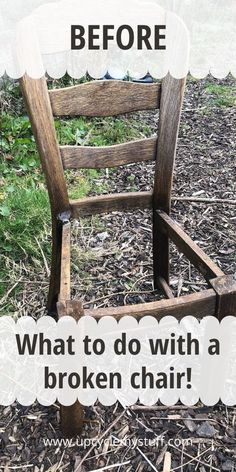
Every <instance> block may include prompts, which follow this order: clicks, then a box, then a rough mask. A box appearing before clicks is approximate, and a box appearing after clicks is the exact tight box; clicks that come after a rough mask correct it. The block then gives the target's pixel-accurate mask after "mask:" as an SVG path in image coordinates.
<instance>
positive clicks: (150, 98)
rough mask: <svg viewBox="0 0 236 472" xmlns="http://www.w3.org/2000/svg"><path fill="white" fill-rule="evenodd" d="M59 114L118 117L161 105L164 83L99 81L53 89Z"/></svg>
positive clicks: (51, 98)
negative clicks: (161, 87) (161, 88)
mask: <svg viewBox="0 0 236 472" xmlns="http://www.w3.org/2000/svg"><path fill="white" fill-rule="evenodd" d="M49 96H50V100H51V105H52V111H53V114H54V115H55V116H77V115H83V116H116V115H120V114H121V113H128V112H133V111H138V110H152V109H155V108H159V102H160V85H159V84H139V83H133V82H124V81H119V80H96V81H92V82H88V83H85V84H81V85H75V86H73V87H67V88H64V89H54V90H50V91H49Z"/></svg>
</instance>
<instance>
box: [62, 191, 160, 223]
mask: <svg viewBox="0 0 236 472" xmlns="http://www.w3.org/2000/svg"><path fill="white" fill-rule="evenodd" d="M152 198H153V195H152V192H128V193H114V194H109V195H99V196H97V197H88V198H83V199H81V200H71V201H70V204H71V214H72V217H74V218H79V217H80V216H86V215H87V216H88V215H97V214H100V213H111V212H112V211H127V210H135V209H136V208H138V209H140V210H142V209H145V208H152Z"/></svg>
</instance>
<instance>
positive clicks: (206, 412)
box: [0, 77, 236, 472]
mask: <svg viewBox="0 0 236 472" xmlns="http://www.w3.org/2000/svg"><path fill="white" fill-rule="evenodd" d="M206 81H207V82H214V83H219V84H222V83H224V84H235V80H233V79H232V78H228V79H226V80H224V81H221V82H220V81H216V80H214V79H213V78H210V77H208V78H207V79H206V80H205V81H192V80H191V81H189V82H188V87H187V93H186V97H185V102H184V111H183V115H182V120H181V129H180V137H179V142H178V152H177V158H176V167H175V177H174V186H173V201H172V216H173V217H174V218H175V219H176V220H177V222H179V223H181V224H182V226H183V227H184V229H185V230H186V231H187V232H188V234H189V235H190V236H191V237H192V238H193V239H194V240H195V241H196V242H197V243H198V244H199V245H200V247H202V248H203V249H204V250H205V251H206V253H207V254H208V255H209V256H211V257H212V258H213V259H214V260H215V261H216V262H217V263H218V264H219V266H220V267H221V268H222V270H224V271H225V273H226V274H235V273H236V258H235V243H236V231H235V224H236V213H235V205H234V204H232V201H233V200H234V201H235V182H236V169H235V133H236V113H235V107H234V108H233V107H232V108H224V107H220V108H219V107H217V106H215V105H214V104H213V105H212V106H209V101H211V100H213V99H214V97H213V96H212V97H210V96H209V93H207V92H206ZM135 116H136V117H137V119H142V120H145V121H146V122H147V123H148V124H149V125H150V127H151V129H152V131H153V133H154V132H155V129H156V127H157V125H158V115H157V114H155V113H140V114H136V115H135ZM153 176H154V166H153V164H152V163H150V164H147V163H145V164H139V165H135V166H132V165H130V166H127V167H126V168H121V169H119V171H117V172H114V171H113V170H112V171H111V170H110V171H109V172H108V173H107V174H106V175H104V176H102V177H101V178H100V181H101V184H104V185H103V186H104V187H108V186H109V190H110V191H112V192H120V191H129V190H130V191H131V190H149V189H151V188H152V183H153ZM183 197H188V198H189V200H191V201H185V200H184V201H182V200H181V198H183ZM198 199H202V200H204V201H200V202H199V201H198ZM212 199H214V200H216V201H215V202H213V203H212V201H211V200H212ZM192 200H196V201H192ZM220 200H224V201H225V203H222V202H221V201H220ZM73 233H74V235H73V265H72V269H73V279H72V283H73V284H72V286H73V297H78V295H79V296H82V298H83V301H84V303H85V304H86V307H106V306H115V305H117V304H133V303H140V302H144V301H151V300H156V299H159V298H160V293H158V292H154V291H153V286H152V231H151V215H150V212H148V211H138V212H134V213H126V214H125V215H124V214H123V215H121V214H119V213H116V214H112V215H104V216H102V217H99V221H98V220H97V219H96V220H93V219H84V220H83V221H82V222H75V223H74V231H73ZM45 279H46V269H45V271H44V272H43V273H42V278H41V279H38V280H37V282H38V285H37V290H35V286H31V285H30V284H28V285H27V284H26V286H25V290H24V293H23V295H22V303H20V302H19V313H20V315H27V314H28V315H31V316H33V317H34V318H38V317H39V316H41V315H43V314H45V310H44V306H45V299H46V292H47V282H45ZM204 285H205V282H204V280H203V279H202V277H201V276H199V274H198V273H197V272H196V271H195V269H194V268H193V267H192V266H191V265H190V264H189V263H188V261H187V260H186V259H185V258H184V257H183V256H182V255H180V254H178V253H177V251H176V250H175V248H174V247H171V286H172V289H173V291H174V293H175V295H181V294H186V293H193V292H196V291H199V290H201V289H202V287H204ZM235 418H236V408H234V407H230V408H227V407H226V406H224V405H223V404H221V403H219V404H218V405H216V406H214V407H206V406H204V405H202V404H201V403H199V404H198V405H197V406H196V407H193V408H185V407H183V406H182V405H178V406H175V407H172V408H167V407H163V406H162V405H160V404H158V405H156V406H155V407H153V408H145V407H142V406H138V405H137V406H136V407H131V408H127V409H126V410H124V409H123V407H122V406H121V405H119V404H116V405H114V406H113V407H103V406H102V405H100V404H96V405H95V406H94V407H93V408H91V409H90V410H88V411H86V422H85V427H84V431H83V434H82V436H81V438H78V444H76V443H68V444H64V445H63V444H57V445H49V444H48V445H46V444H45V442H44V441H45V440H51V439H60V438H61V437H62V436H61V433H60V429H59V407H58V405H54V406H52V407H50V408H45V407H43V406H41V405H39V404H38V403H35V404H34V405H33V406H30V407H23V406H21V405H19V404H17V403H15V404H13V405H12V406H9V407H1V408H0V439H1V440H0V466H1V467H0V470H3V471H4V472H9V471H11V470H19V471H24V470H26V471H29V472H55V471H68V472H70V471H71V472H92V471H95V470H97V469H101V470H115V471H127V472H142V471H144V472H148V471H152V470H154V471H158V472H162V471H163V467H164V466H163V463H164V458H165V454H166V452H170V453H171V467H172V469H171V470H173V471H174V470H178V471H180V472H181V471H183V472H193V471H198V472H209V471H220V472H221V471H233V470H236V439H235V432H236V431H235ZM96 437H100V438H103V439H106V440H107V441H106V442H103V443H102V444H101V445H100V446H98V445H97V444H94V447H91V445H90V446H88V447H87V448H84V447H83V445H81V444H80V440H82V439H86V438H90V439H91V438H96ZM145 438H146V439H147V440H149V442H147V443H145V441H144V440H145ZM158 438H159V440H158ZM160 438H162V439H163V441H161V439H160ZM190 440H191V441H190ZM109 441H110V442H109ZM114 441H115V444H114Z"/></svg>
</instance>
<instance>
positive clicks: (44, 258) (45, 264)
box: [35, 238, 50, 277]
mask: <svg viewBox="0 0 236 472" xmlns="http://www.w3.org/2000/svg"><path fill="white" fill-rule="evenodd" d="M35 240H36V243H37V244H38V247H39V249H40V252H41V254H42V258H43V262H44V266H45V269H46V272H47V276H48V277H49V276H50V270H49V267H48V263H47V259H46V257H45V254H44V252H43V249H42V246H41V244H40V242H39V240H38V239H37V238H35Z"/></svg>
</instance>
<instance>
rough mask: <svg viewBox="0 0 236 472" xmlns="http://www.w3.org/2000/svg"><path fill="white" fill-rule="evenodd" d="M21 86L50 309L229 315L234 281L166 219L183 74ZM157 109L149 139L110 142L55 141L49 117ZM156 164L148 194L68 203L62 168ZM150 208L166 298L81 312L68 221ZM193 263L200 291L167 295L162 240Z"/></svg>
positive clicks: (66, 421) (74, 419)
mask: <svg viewBox="0 0 236 472" xmlns="http://www.w3.org/2000/svg"><path fill="white" fill-rule="evenodd" d="M21 87H22V91H23V95H24V98H25V101H26V105H27V108H28V112H29V116H30V119H31V123H32V127H33V131H34V135H35V139H36V143H37V146H38V150H39V154H40V158H41V161H42V167H43V170H44V173H45V177H46V182H47V187H48V192H49V198H50V203H51V211H52V266H51V281H50V290H49V297H48V311H49V313H52V314H53V313H54V314H55V313H57V314H58V316H59V317H60V316H64V315H71V316H73V317H75V318H76V319H78V318H79V317H80V316H82V315H89V316H93V317H96V318H97V319H99V318H100V317H101V316H106V315H111V316H114V317H116V318H117V319H119V318H120V317H122V316H124V315H131V316H135V317H138V318H139V317H142V316H145V315H152V316H154V317H156V318H157V319H160V318H161V317H163V316H164V315H173V316H176V317H178V319H180V318H181V317H183V316H185V315H193V316H197V317H199V318H202V317H204V316H206V315H213V316H216V317H218V318H219V319H222V318H223V317H224V316H225V315H235V314H236V283H235V281H234V279H233V277H231V276H225V275H224V273H223V272H222V271H221V270H220V269H219V268H218V267H217V265H216V264H215V263H214V262H212V261H211V259H210V258H209V257H208V256H207V255H206V254H205V253H204V252H203V251H202V250H201V249H200V248H199V247H198V246H197V244H195V243H194V242H193V241H192V240H191V239H190V238H189V237H188V236H187V235H186V234H185V232H184V231H183V230H182V229H181V228H180V226H179V225H178V224H176V223H175V222H174V221H173V220H172V218H171V217H170V206H171V187H172V175H173V166H174V160H175V153H176V143H177V136H178V129H179V121H180V114H181V107H182V100H183V94H184V88H185V79H181V80H177V79H174V78H172V77H171V76H170V75H167V76H166V78H165V79H164V80H163V81H162V83H161V84H156V83H154V84H139V83H130V82H123V81H93V82H90V83H87V84H81V85H77V86H73V87H68V88H64V89H58V90H50V91H48V88H47V82H46V79H45V78H42V79H39V80H34V79H31V78H30V77H28V76H27V75H25V76H24V77H23V78H22V79H21ZM156 108H160V121H159V135H158V139H157V138H156V137H154V138H150V139H142V140H139V141H135V142H131V143H126V144H121V145H115V146H110V147H84V146H59V145H58V142H57V138H56V133H55V127H54V120H53V115H54V116H58V117H60V116H68V115H69V116H75V115H84V116H114V115H118V114H121V113H127V112H133V111H137V110H151V109H156ZM148 160H153V161H156V172H155V181H154V189H153V191H152V192H135V193H121V194H112V195H105V196H104V195H103V196H97V197H89V198H84V199H82V200H79V201H71V200H69V197H68V193H67V186H66V180H65V177H64V169H80V168H102V167H103V168H107V167H114V166H121V165H125V164H129V163H135V162H140V161H148ZM137 208H139V209H144V208H150V209H151V210H152V212H153V271H154V286H155V288H157V287H159V288H161V289H162V291H163V292H164V294H165V296H166V298H167V299H165V300H160V301H156V302H151V303H144V304H140V305H132V306H130V305H129V306H121V307H115V308H105V309H97V310H83V307H82V304H81V302H80V301H79V300H78V301H74V300H71V296H70V231H71V224H70V220H71V218H79V217H80V216H84V215H94V214H99V213H105V212H108V213H109V212H114V211H124V210H129V211H131V210H134V209H137ZM170 239H171V240H172V241H173V242H174V243H175V244H176V246H177V248H178V249H179V250H180V251H181V252H182V253H183V254H184V255H185V256H187V258H188V259H189V261H190V262H191V263H192V264H194V266H195V267H196V268H197V269H198V270H199V271H200V272H201V273H202V274H203V276H204V277H205V279H206V280H207V282H208V285H209V288H207V289H206V290H203V291H202V292H199V293H194V294H191V295H186V296H181V297H179V298H174V296H173V294H172V291H171V289H170V287H169V240H170ZM62 423H63V427H64V431H65V433H66V434H67V435H72V434H74V433H77V432H78V431H79V430H80V428H81V424H82V408H81V406H80V404H79V403H76V404H75V405H73V406H71V407H62Z"/></svg>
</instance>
